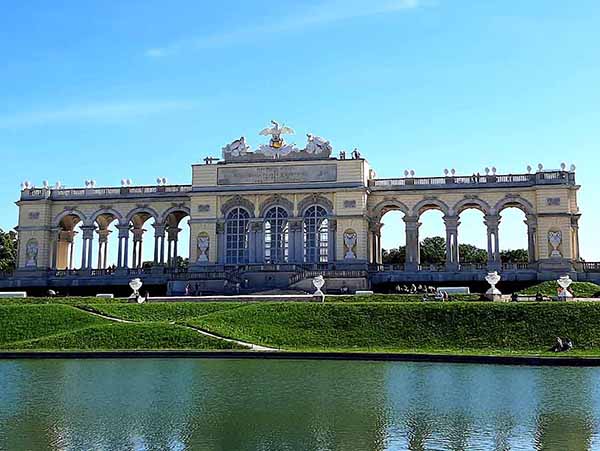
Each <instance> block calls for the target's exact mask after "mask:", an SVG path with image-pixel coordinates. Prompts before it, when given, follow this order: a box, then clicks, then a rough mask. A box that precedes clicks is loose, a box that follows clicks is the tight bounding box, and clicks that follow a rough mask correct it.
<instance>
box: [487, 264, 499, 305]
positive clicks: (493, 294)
mask: <svg viewBox="0 0 600 451" xmlns="http://www.w3.org/2000/svg"><path fill="white" fill-rule="evenodd" d="M501 278H502V277H501V276H500V274H498V272H497V271H493V272H489V273H488V274H487V276H485V281H486V282H487V283H489V284H490V289H489V290H487V291H486V292H485V297H486V298H488V299H489V300H490V301H501V300H502V293H501V292H500V290H498V288H496V285H497V284H498V282H500V279H501Z"/></svg>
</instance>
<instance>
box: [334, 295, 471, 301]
mask: <svg viewBox="0 0 600 451" xmlns="http://www.w3.org/2000/svg"><path fill="white" fill-rule="evenodd" d="M429 296H432V295H429ZM479 300H481V295H480V294H452V295H450V301H463V302H464V301H479ZM421 301H423V294H422V293H421V294H379V293H376V294H372V295H365V296H327V297H326V298H325V302H361V303H362V302H421Z"/></svg>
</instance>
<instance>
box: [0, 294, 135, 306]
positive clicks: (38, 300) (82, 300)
mask: <svg viewBox="0 0 600 451" xmlns="http://www.w3.org/2000/svg"><path fill="white" fill-rule="evenodd" d="M125 303H127V299H126V298H112V299H110V298H97V297H76V296H71V297H52V298H51V297H27V298H0V306H2V305H31V304H36V305H37V304H65V305H80V304H125Z"/></svg>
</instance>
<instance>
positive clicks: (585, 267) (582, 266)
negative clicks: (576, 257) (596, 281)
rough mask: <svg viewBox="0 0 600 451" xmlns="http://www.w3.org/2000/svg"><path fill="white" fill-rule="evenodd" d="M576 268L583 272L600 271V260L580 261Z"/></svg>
mask: <svg viewBox="0 0 600 451" xmlns="http://www.w3.org/2000/svg"><path fill="white" fill-rule="evenodd" d="M576 268H577V270H578V271H583V272H600V262H579V263H578V264H577V265H576Z"/></svg>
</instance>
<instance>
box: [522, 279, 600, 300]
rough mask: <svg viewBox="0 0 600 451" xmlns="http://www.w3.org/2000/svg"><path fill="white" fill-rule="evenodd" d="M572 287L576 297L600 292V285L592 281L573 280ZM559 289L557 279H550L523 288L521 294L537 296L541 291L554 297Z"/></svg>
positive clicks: (589, 296)
mask: <svg viewBox="0 0 600 451" xmlns="http://www.w3.org/2000/svg"><path fill="white" fill-rule="evenodd" d="M571 289H572V290H573V294H574V295H575V296H576V297H582V298H591V297H594V295H597V294H600V285H596V284H595V283H591V282H573V284H572V285H571ZM557 291H558V283H557V282H556V281H555V280H550V281H547V282H542V283H538V284H537V285H534V286H532V287H529V288H526V289H524V290H521V291H519V294H523V295H528V296H535V294H537V293H541V294H542V295H544V296H551V297H552V296H556V295H557Z"/></svg>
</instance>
